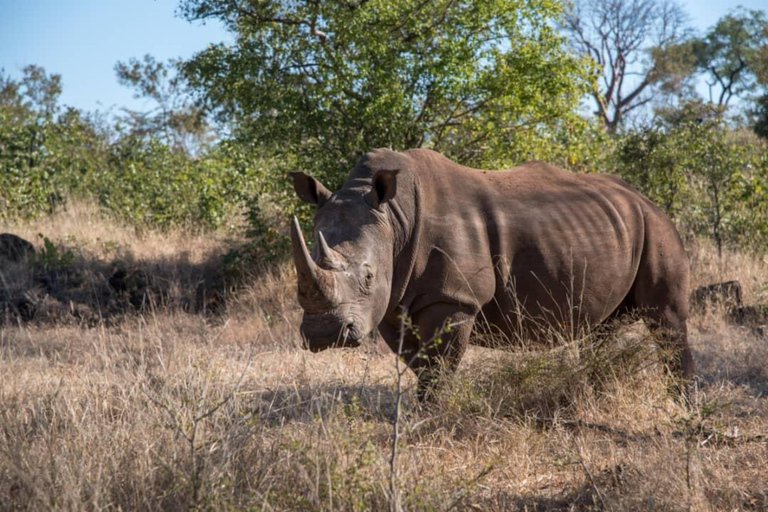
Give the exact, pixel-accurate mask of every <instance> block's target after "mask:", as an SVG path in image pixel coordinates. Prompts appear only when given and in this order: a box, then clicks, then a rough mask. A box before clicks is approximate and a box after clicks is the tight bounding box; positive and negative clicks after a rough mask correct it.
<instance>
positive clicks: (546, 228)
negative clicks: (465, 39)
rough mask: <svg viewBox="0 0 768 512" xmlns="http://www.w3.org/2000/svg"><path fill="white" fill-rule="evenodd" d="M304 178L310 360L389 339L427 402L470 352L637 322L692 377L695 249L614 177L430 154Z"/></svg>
mask: <svg viewBox="0 0 768 512" xmlns="http://www.w3.org/2000/svg"><path fill="white" fill-rule="evenodd" d="M292 178H293V185H294V189H295V191H296V193H297V194H298V195H299V197H300V198H301V199H303V200H304V201H307V202H309V203H311V204H313V205H315V206H316V207H317V209H316V211H315V217H314V235H315V244H314V248H313V250H312V251H311V252H310V251H309V249H308V248H307V245H306V243H305V241H304V238H303V235H302V232H301V229H300V227H299V223H298V221H297V219H296V217H294V218H293V222H292V225H291V238H292V246H293V257H294V263H295V265H296V272H297V278H298V298H299V303H300V305H301V307H302V308H303V309H304V316H303V319H302V322H301V333H302V337H303V339H304V347H305V348H307V349H310V350H311V351H313V352H317V351H321V350H324V349H327V348H330V347H355V346H359V345H361V343H362V342H363V340H365V339H366V338H368V336H369V335H370V334H372V333H374V332H375V330H376V329H378V331H379V332H380V334H381V336H382V337H383V339H384V340H385V341H386V343H387V344H388V345H389V346H390V347H391V348H392V349H393V350H394V351H397V352H399V353H400V354H401V355H402V357H403V358H404V360H405V361H406V363H407V364H408V366H409V367H410V368H411V369H412V370H413V371H414V372H415V373H416V375H417V377H418V396H419V398H421V399H424V398H426V397H428V396H430V395H431V394H432V391H433V390H434V386H435V382H436V381H437V379H436V377H437V376H438V375H439V373H440V372H445V371H448V372H449V371H451V370H453V369H454V368H455V367H456V365H457V364H458V362H459V360H460V359H461V357H462V354H463V352H464V351H465V348H466V347H467V344H468V343H470V342H471V343H476V344H481V345H482V344H486V343H488V340H493V343H499V341H498V340H507V341H508V342H510V343H515V340H521V339H531V338H535V337H537V336H541V335H543V334H545V333H546V331H547V329H553V328H554V329H556V330H560V331H562V332H566V333H567V332H578V330H579V329H583V328H586V327H589V326H595V325H598V324H601V323H604V322H606V321H607V320H609V319H614V318H617V317H621V316H622V315H624V314H627V313H630V312H633V311H634V312H636V314H638V315H641V317H642V318H643V319H644V320H645V322H646V324H648V325H649V327H650V328H651V329H652V330H654V331H655V332H656V333H657V334H658V335H657V340H658V341H657V343H658V344H659V345H660V346H663V347H665V348H666V349H668V350H665V351H664V353H666V354H667V360H666V364H667V367H668V369H669V370H670V371H671V372H673V373H674V374H675V375H677V376H678V377H679V378H680V379H681V380H683V381H687V380H689V379H691V377H692V375H693V371H694V368H693V359H692V356H691V351H690V348H689V345H688V341H687V334H686V318H687V316H688V281H689V278H688V272H689V269H688V259H687V257H686V253H685V250H684V248H683V244H682V243H681V240H680V237H679V235H678V233H677V231H676V229H675V227H674V226H673V224H672V222H671V221H670V220H669V218H668V217H667V216H666V215H665V214H664V213H663V212H662V211H661V210H660V209H659V208H657V207H656V206H654V204H653V203H651V201H649V200H648V199H647V198H645V197H644V196H643V195H641V194H640V193H639V192H637V191H636V190H635V189H633V188H632V187H631V186H630V185H628V184H627V183H626V182H624V181H623V180H621V179H620V178H618V177H615V176H612V175H607V174H576V173H573V172H570V171H566V170H563V169H559V168H557V167H555V166H552V165H548V164H546V163H543V162H538V161H534V162H529V163H525V164H522V165H519V166H517V167H513V168H511V169H507V170H503V171H485V170H479V169H472V168H469V167H465V166H462V165H459V164H457V163H455V162H453V161H451V160H449V159H448V158H446V157H445V156H443V155H441V154H439V153H437V152H434V151H431V150H427V149H411V150H407V151H403V152H396V151H392V150H388V149H376V150H373V151H371V152H369V153H367V154H365V155H364V156H363V157H362V159H361V160H360V161H359V163H358V164H357V165H356V166H355V168H354V169H353V170H352V172H351V173H350V174H349V176H348V177H347V179H346V181H345V183H344V185H343V186H342V187H341V188H340V189H339V190H337V191H335V192H333V193H332V192H330V191H329V190H328V189H327V188H325V186H323V185H322V184H321V183H320V182H319V181H318V180H316V179H314V178H312V177H310V176H308V175H307V174H305V173H303V172H294V173H292ZM404 314H406V315H407V316H408V318H409V319H410V322H409V328H408V329H402V326H403V321H402V318H403V315H404ZM403 330H404V331H405V332H401V331H403ZM489 332H491V333H495V334H496V336H487V335H477V334H478V333H486V334H487V333H489ZM473 334H475V335H473Z"/></svg>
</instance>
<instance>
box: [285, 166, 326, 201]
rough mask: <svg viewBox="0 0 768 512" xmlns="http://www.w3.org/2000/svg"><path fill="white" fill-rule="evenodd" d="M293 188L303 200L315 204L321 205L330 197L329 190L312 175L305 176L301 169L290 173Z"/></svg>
mask: <svg viewBox="0 0 768 512" xmlns="http://www.w3.org/2000/svg"><path fill="white" fill-rule="evenodd" d="M291 178H293V189H294V190H295V191H296V194H298V196H299V197H300V198H301V199H303V200H304V201H306V202H308V203H310V204H314V205H316V206H323V204H325V202H326V201H327V200H328V198H330V197H331V193H330V191H328V189H327V188H325V187H324V186H323V184H322V183H320V182H319V181H317V180H316V179H315V178H313V177H312V176H307V175H306V174H304V173H303V172H301V171H296V172H292V173H291Z"/></svg>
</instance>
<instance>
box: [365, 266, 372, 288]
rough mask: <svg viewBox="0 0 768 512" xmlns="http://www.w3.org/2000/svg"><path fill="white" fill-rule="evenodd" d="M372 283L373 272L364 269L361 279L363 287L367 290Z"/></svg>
mask: <svg viewBox="0 0 768 512" xmlns="http://www.w3.org/2000/svg"><path fill="white" fill-rule="evenodd" d="M372 283H373V271H372V270H371V269H369V268H366V269H365V278H364V279H363V287H364V288H365V289H366V290H367V289H369V288H370V287H371V284H372Z"/></svg>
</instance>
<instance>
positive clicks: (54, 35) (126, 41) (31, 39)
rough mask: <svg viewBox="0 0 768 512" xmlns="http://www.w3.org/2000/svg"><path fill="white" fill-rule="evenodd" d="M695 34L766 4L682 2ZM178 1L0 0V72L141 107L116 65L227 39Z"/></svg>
mask: <svg viewBox="0 0 768 512" xmlns="http://www.w3.org/2000/svg"><path fill="white" fill-rule="evenodd" d="M683 4H684V7H685V8H686V10H687V11H688V13H689V14H690V15H691V19H692V24H693V26H694V27H695V28H696V29H697V30H699V31H703V30H705V29H706V28H707V27H709V26H711V25H712V24H713V23H714V22H715V21H717V19H718V18H719V17H720V16H722V15H723V14H725V13H726V12H728V11H730V10H731V9H733V8H734V7H736V6H737V5H743V6H745V7H747V8H751V9H764V10H768V0H744V1H740V2H729V1H726V0H684V1H683ZM177 5H178V0H0V68H4V69H5V71H6V72H7V73H10V74H11V75H12V76H20V74H21V69H22V68H23V67H24V66H25V65H27V64H38V65H41V66H43V67H44V68H45V69H46V70H47V71H48V72H51V73H60V74H61V75H62V80H63V85H64V92H63V94H62V101H63V103H65V104H68V105H72V106H75V107H78V108H82V109H86V110H95V109H97V108H98V109H100V110H107V109H109V108H110V107H116V108H119V107H121V106H128V107H131V108H135V109H141V108H142V106H143V105H142V103H141V102H139V101H137V100H135V99H133V98H132V93H131V91H130V90H129V89H127V88H125V87H122V86H120V85H119V84H118V83H117V80H116V79H115V73H114V66H115V63H116V62H117V61H119V60H122V61H125V60H128V59H129V58H131V57H141V56H142V55H144V54H146V53H150V54H152V55H153V56H155V58H156V59H157V60H167V59H169V58H173V57H189V56H191V55H192V54H194V53H195V52H196V51H199V50H201V49H203V48H205V47H206V46H207V45H208V44H210V43H217V42H220V41H227V42H231V41H232V37H231V35H230V34H228V33H227V32H226V31H225V30H224V29H223V27H222V26H221V25H220V24H218V23H215V22H214V23H211V22H209V23H207V24H205V25H202V24H200V23H194V24H193V23H188V22H187V21H184V20H183V19H180V18H178V17H176V16H175V11H176V8H177Z"/></svg>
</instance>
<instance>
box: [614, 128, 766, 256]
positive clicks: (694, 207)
mask: <svg viewBox="0 0 768 512" xmlns="http://www.w3.org/2000/svg"><path fill="white" fill-rule="evenodd" d="M680 119H682V120H683V121H682V122H681V124H676V125H675V124H673V125H668V126H666V127H664V126H658V125H657V126H652V127H647V128H643V129H640V130H637V131H634V132H629V133H627V134H625V135H624V136H623V137H621V138H620V140H619V141H618V143H617V148H616V152H615V163H614V165H615V168H614V169H613V170H614V172H616V173H617V174H620V175H622V176H623V177H624V178H626V179H628V180H629V181H630V182H631V183H632V184H633V185H635V186H636V187H637V188H638V189H639V190H640V191H641V192H643V193H644V194H645V195H647V196H648V197H649V198H650V199H651V200H652V201H653V202H654V203H656V204H657V205H659V206H660V207H661V208H663V209H664V210H665V211H666V212H667V213H668V214H669V215H670V216H671V217H672V218H673V219H675V220H676V221H677V223H678V225H679V226H680V227H681V228H682V229H683V231H684V232H686V233H687V234H690V235H697V236H709V237H712V238H713V239H714V240H715V242H716V244H717V246H718V248H721V247H722V245H723V244H726V243H733V244H738V245H740V246H743V247H751V248H753V249H760V248H762V249H764V248H765V247H767V246H768V196H767V195H766V192H765V191H766V186H768V165H767V164H768V152H766V147H765V144H764V143H761V142H760V141H758V140H756V137H754V135H750V134H748V133H747V132H733V131H729V130H728V129H727V127H726V125H725V123H724V122H723V121H722V119H721V118H720V117H717V116H715V117H712V118H710V119H704V118H699V119H698V120H687V119H686V116H685V115H683V116H681V117H680Z"/></svg>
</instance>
